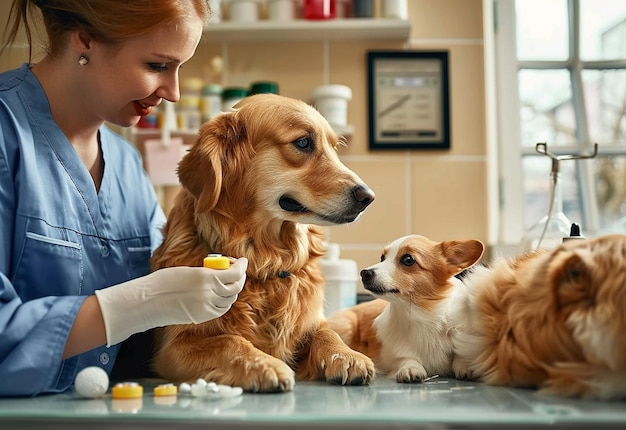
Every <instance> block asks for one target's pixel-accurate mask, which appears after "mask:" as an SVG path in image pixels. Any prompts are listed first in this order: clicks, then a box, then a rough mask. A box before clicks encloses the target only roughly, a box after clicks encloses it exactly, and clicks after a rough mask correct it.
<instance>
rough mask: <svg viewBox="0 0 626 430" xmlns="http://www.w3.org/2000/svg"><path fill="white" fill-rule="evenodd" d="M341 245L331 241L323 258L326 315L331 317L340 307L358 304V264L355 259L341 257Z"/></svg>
mask: <svg viewBox="0 0 626 430" xmlns="http://www.w3.org/2000/svg"><path fill="white" fill-rule="evenodd" d="M339 252H340V251H339V245H338V244H336V243H329V244H327V247H326V255H325V256H324V258H323V259H322V271H323V273H324V282H325V284H326V292H325V297H326V300H325V302H324V315H326V316H327V317H329V316H330V315H332V314H333V313H334V312H337V311H338V310H340V309H345V308H349V307H352V306H354V305H356V301H357V300H356V299H357V282H358V279H359V276H358V268H357V264H356V262H355V261H354V260H346V259H340V258H339Z"/></svg>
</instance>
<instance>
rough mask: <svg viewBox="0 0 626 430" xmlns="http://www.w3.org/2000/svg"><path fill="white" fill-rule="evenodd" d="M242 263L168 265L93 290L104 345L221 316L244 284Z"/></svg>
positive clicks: (235, 298)
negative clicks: (220, 266)
mask: <svg viewBox="0 0 626 430" xmlns="http://www.w3.org/2000/svg"><path fill="white" fill-rule="evenodd" d="M247 267H248V260H247V259H246V258H239V259H238V260H237V261H236V262H235V263H234V264H233V265H232V266H230V268H229V269H226V270H214V269H207V268H204V267H168V268H165V269H160V270H156V271H154V272H152V273H150V274H149V275H146V276H143V277H141V278H137V279H133V280H131V281H128V282H124V283H123V284H118V285H114V286H112V287H109V288H104V289H102V290H97V291H96V297H97V298H98V302H99V303H100V309H101V310H102V316H103V318H104V326H105V329H106V336H107V346H111V345H115V344H117V343H120V342H121V341H123V340H125V339H127V338H128V337H130V336H131V335H133V334H135V333H140V332H143V331H146V330H149V329H152V328H155V327H163V326H166V325H173V324H189V323H194V324H199V323H202V322H205V321H209V320H212V319H214V318H218V317H220V316H222V315H224V314H225V313H226V312H228V310H229V309H230V307H231V306H232V304H233V303H234V302H235V300H237V295H238V294H239V292H240V291H241V289H242V288H243V285H244V283H245V281H246V268H247Z"/></svg>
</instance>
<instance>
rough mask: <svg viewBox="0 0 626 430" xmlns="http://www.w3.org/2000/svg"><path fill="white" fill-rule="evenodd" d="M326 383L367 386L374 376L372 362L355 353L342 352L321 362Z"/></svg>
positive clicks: (350, 351) (349, 351)
mask: <svg viewBox="0 0 626 430" xmlns="http://www.w3.org/2000/svg"><path fill="white" fill-rule="evenodd" d="M322 368H323V369H324V376H325V378H326V380H327V381H328V382H332V383H335V384H340V385H367V384H369V383H370V382H372V380H373V379H374V376H375V374H376V371H375V368H374V362H373V361H372V360H371V359H370V358H368V357H367V356H365V355H364V354H361V353H360V352H357V351H352V350H343V351H341V352H336V353H334V354H331V355H330V357H328V358H326V359H324V360H323V363H322Z"/></svg>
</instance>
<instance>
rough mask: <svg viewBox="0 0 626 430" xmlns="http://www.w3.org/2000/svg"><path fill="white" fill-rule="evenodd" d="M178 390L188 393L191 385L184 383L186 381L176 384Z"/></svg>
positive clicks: (181, 392)
mask: <svg viewBox="0 0 626 430" xmlns="http://www.w3.org/2000/svg"><path fill="white" fill-rule="evenodd" d="M178 392H179V393H180V394H189V393H191V385H189V384H188V383H186V382H183V383H181V384H180V385H179V386H178Z"/></svg>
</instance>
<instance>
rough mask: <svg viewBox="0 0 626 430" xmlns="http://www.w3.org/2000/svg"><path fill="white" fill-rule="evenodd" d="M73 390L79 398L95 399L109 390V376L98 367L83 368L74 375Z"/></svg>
mask: <svg viewBox="0 0 626 430" xmlns="http://www.w3.org/2000/svg"><path fill="white" fill-rule="evenodd" d="M74 389H75V390H76V393H78V395H79V396H81V397H86V398H88V399H97V398H98V397H102V396H103V395H104V393H106V392H107V390H108V389H109V375H108V374H107V373H106V371H105V370H104V369H102V368H100V367H97V366H91V367H85V368H84V369H83V370H81V371H80V372H78V375H76V379H75V380H74Z"/></svg>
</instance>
